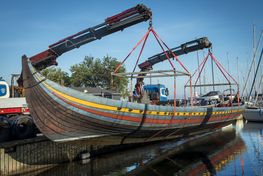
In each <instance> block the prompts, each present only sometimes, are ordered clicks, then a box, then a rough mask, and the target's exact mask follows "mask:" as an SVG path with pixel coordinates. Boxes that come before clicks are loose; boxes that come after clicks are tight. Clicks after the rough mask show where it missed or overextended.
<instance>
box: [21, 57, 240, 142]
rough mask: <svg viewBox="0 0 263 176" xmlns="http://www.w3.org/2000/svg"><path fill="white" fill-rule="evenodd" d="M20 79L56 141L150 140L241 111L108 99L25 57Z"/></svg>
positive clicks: (225, 121)
mask: <svg viewBox="0 0 263 176" xmlns="http://www.w3.org/2000/svg"><path fill="white" fill-rule="evenodd" d="M22 64H23V73H22V74H23V79H24V80H23V81H24V87H25V90H26V100H27V103H28V106H29V109H30V113H31V115H32V117H33V119H34V122H35V124H36V126H37V127H38V129H39V130H40V131H41V132H42V133H43V134H44V135H45V136H47V137H48V138H49V139H51V140H52V141H56V142H69V141H76V140H86V141H89V142H91V143H99V142H102V143H103V142H108V143H109V144H122V143H137V142H150V141H156V140H164V139H170V138H176V137H184V136H189V135H193V134H197V133H203V132H206V131H211V130H215V129H218V128H221V127H223V126H226V125H229V124H231V123H232V122H233V121H234V120H235V119H236V118H237V117H238V116H239V115H240V114H242V113H243V111H244V107H243V106H236V107H176V111H175V112H174V107H172V106H158V105H150V104H143V103H133V102H127V101H121V100H112V99H107V98H103V97H96V96H92V95H87V94H85V93H82V92H79V91H76V90H72V89H70V88H67V87H63V86H60V85H58V84H56V83H54V82H52V81H50V80H48V79H46V78H45V77H43V76H42V75H41V74H40V73H39V72H37V71H36V70H35V68H34V67H33V66H32V65H31V63H30V61H29V60H28V59H27V58H26V57H24V58H23V59H22Z"/></svg>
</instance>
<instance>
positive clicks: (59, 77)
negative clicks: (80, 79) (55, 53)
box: [42, 67, 70, 86]
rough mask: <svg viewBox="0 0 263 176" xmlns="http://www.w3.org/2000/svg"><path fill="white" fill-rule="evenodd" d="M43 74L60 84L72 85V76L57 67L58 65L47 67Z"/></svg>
mask: <svg viewBox="0 0 263 176" xmlns="http://www.w3.org/2000/svg"><path fill="white" fill-rule="evenodd" d="M42 75H44V76H45V77H46V78H47V79H49V80H51V81H54V82H56V83H58V84H60V85H64V86H69V85H70V77H69V75H68V73H67V72H64V71H62V70H61V69H60V68H56V67H50V68H46V69H44V70H43V71H42Z"/></svg>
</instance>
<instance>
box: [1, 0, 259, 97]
mask: <svg viewBox="0 0 263 176" xmlns="http://www.w3.org/2000/svg"><path fill="white" fill-rule="evenodd" d="M139 3H143V4H145V5H146V6H147V7H149V8H151V10H152V12H153V27H154V29H155V30H156V32H157V33H158V34H159V36H160V37H161V38H162V39H163V40H164V41H165V42H166V44H167V45H168V46H169V47H170V48H173V47H176V46H179V45H180V44H182V43H185V42H187V41H190V40H193V39H196V38H199V37H203V36H206V37H208V38H209V40H210V41H211V42H212V44H213V48H212V52H213V54H214V56H215V57H216V58H217V59H218V60H219V62H220V63H221V64H222V65H223V66H224V67H225V68H226V69H227V70H229V72H230V74H231V75H233V76H234V77H235V78H236V79H237V80H239V83H240V84H241V88H242V85H244V79H245V77H246V75H247V72H248V69H249V65H250V63H251V59H252V49H253V27H252V26H253V24H254V25H255V31H256V32H255V34H256V39H257V40H258V38H259V36H260V32H261V30H263V11H262V7H263V1H262V0H220V1H211V0H199V1H193V0H192V1H190V0H184V1H178V0H174V1H172V0H171V1H168V0H152V1H150V0H141V1H140V0H130V1H128V0H126V1H120V0H104V1H92V0H90V1H89V0H82V1H81V0H79V1H70V0H63V1H62V0H57V1H54V0H52V1H51V0H45V1H33V0H24V1H19V0H17V1H15V0H2V1H1V5H0V14H1V15H0V21H1V27H0V50H1V52H0V61H1V62H0V63H1V67H0V76H1V77H3V78H4V79H5V80H7V81H8V82H10V74H12V73H20V72H21V56H22V55H24V54H26V55H27V56H28V57H30V56H33V55H35V54H37V53H39V52H42V51H44V50H46V49H47V48H48V46H49V45H51V44H52V43H55V42H56V41H58V40H60V39H62V38H65V37H66V36H69V35H72V34H74V33H76V32H79V31H81V30H83V29H86V28H89V27H92V26H95V25H97V24H100V23H102V22H104V20H105V19H106V18H107V17H109V16H112V15H115V14H117V13H120V12H121V11H124V10H126V9H128V8H131V7H133V6H135V5H136V4H139ZM148 25H149V24H148V22H143V23H140V24H137V25H135V26H132V27H129V28H127V29H125V30H124V31H122V32H117V33H114V34H112V35H109V36H106V37H104V38H102V39H101V40H98V41H94V42H91V43H88V44H86V45H84V46H82V47H80V48H79V49H75V50H72V51H70V52H68V53H65V54H63V55H62V56H61V57H59V58H58V63H59V67H60V68H62V69H63V70H64V71H67V72H69V68H70V66H72V65H74V64H78V63H80V62H82V61H83V59H84V57H85V56H93V57H95V58H102V57H103V56H106V55H108V56H111V57H115V58H117V59H118V60H120V61H121V60H122V59H124V58H125V57H126V55H127V54H128V53H129V51H130V50H131V49H132V47H133V46H134V45H135V44H136V43H137V42H138V41H139V39H140V38H141V37H142V36H143V35H144V34H145V32H146V31H147V28H148ZM261 48H262V42H261V44H260V47H259V50H260V51H261ZM160 52H161V49H160V47H159V46H158V44H157V43H156V41H155V40H154V38H153V37H150V38H149V41H148V42H147V44H146V46H145V51H144V53H143V55H142V57H141V62H142V61H143V60H145V59H147V58H148V57H150V56H152V55H155V54H156V53H160ZM206 53H207V50H203V51H199V53H198V54H199V58H200V62H201V60H202V59H203V56H204V55H206ZM137 55H138V52H137V53H136V52H135V54H134V55H132V56H131V57H130V58H129V60H128V61H127V62H126V63H125V67H126V69H127V70H128V71H132V69H133V67H134V65H135V60H136V58H137ZM237 58H238V59H237ZM256 58H257V60H258V58H259V52H258V53H257V57H256ZM179 59H180V60H181V61H182V62H183V63H184V65H185V66H186V67H187V68H188V70H189V71H190V72H191V73H193V71H194V70H195V69H196V68H197V53H196V52H195V53H190V54H187V55H183V56H180V57H179ZM175 64H176V63H175ZM210 65H211V64H210ZM170 68H171V67H170V65H169V63H168V62H162V63H160V64H158V65H156V66H154V69H155V70H164V69H170ZM176 68H177V70H182V69H181V68H180V67H179V65H178V64H176ZM238 71H239V72H238ZM238 73H239V74H238ZM261 74H262V71H261ZM215 75H216V76H215V81H216V82H220V83H222V82H225V81H224V79H223V77H222V76H221V75H220V74H219V71H218V70H216V69H215ZM203 78H204V76H202V79H203ZM205 78H206V83H209V82H211V73H210V70H209V66H207V69H206V74H205ZM186 79H187V78H178V79H177V81H176V82H177V84H178V86H177V91H178V92H179V95H182V94H183V86H184V84H185V82H186V81H185V80H186ZM148 81H149V80H146V83H147V82H148ZM153 83H163V84H165V85H166V86H167V87H168V88H169V89H173V88H172V87H173V79H164V78H159V79H155V80H153ZM179 87H181V88H179ZM220 89H222V88H220ZM202 91H204V90H202ZM206 91H208V90H206Z"/></svg>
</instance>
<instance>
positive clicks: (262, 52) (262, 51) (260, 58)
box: [248, 47, 263, 97]
mask: <svg viewBox="0 0 263 176" xmlns="http://www.w3.org/2000/svg"><path fill="white" fill-rule="evenodd" d="M262 54H263V47H262V50H261V54H260V57H259V61H258V65H257V69H256V73H255V76H254V80H253V83H252V86H251V89H250V92H249V96H248V97H250V96H251V94H252V90H253V87H254V84H255V81H256V77H257V73H258V70H259V65H260V63H261V60H262Z"/></svg>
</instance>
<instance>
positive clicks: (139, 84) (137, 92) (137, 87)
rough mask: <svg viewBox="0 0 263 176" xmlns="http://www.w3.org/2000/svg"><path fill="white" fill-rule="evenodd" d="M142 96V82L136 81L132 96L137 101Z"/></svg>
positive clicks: (139, 100)
mask: <svg viewBox="0 0 263 176" xmlns="http://www.w3.org/2000/svg"><path fill="white" fill-rule="evenodd" d="M142 96H143V82H137V83H136V85H135V90H134V97H135V98H136V99H137V102H138V103H140V102H141V99H142Z"/></svg>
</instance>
